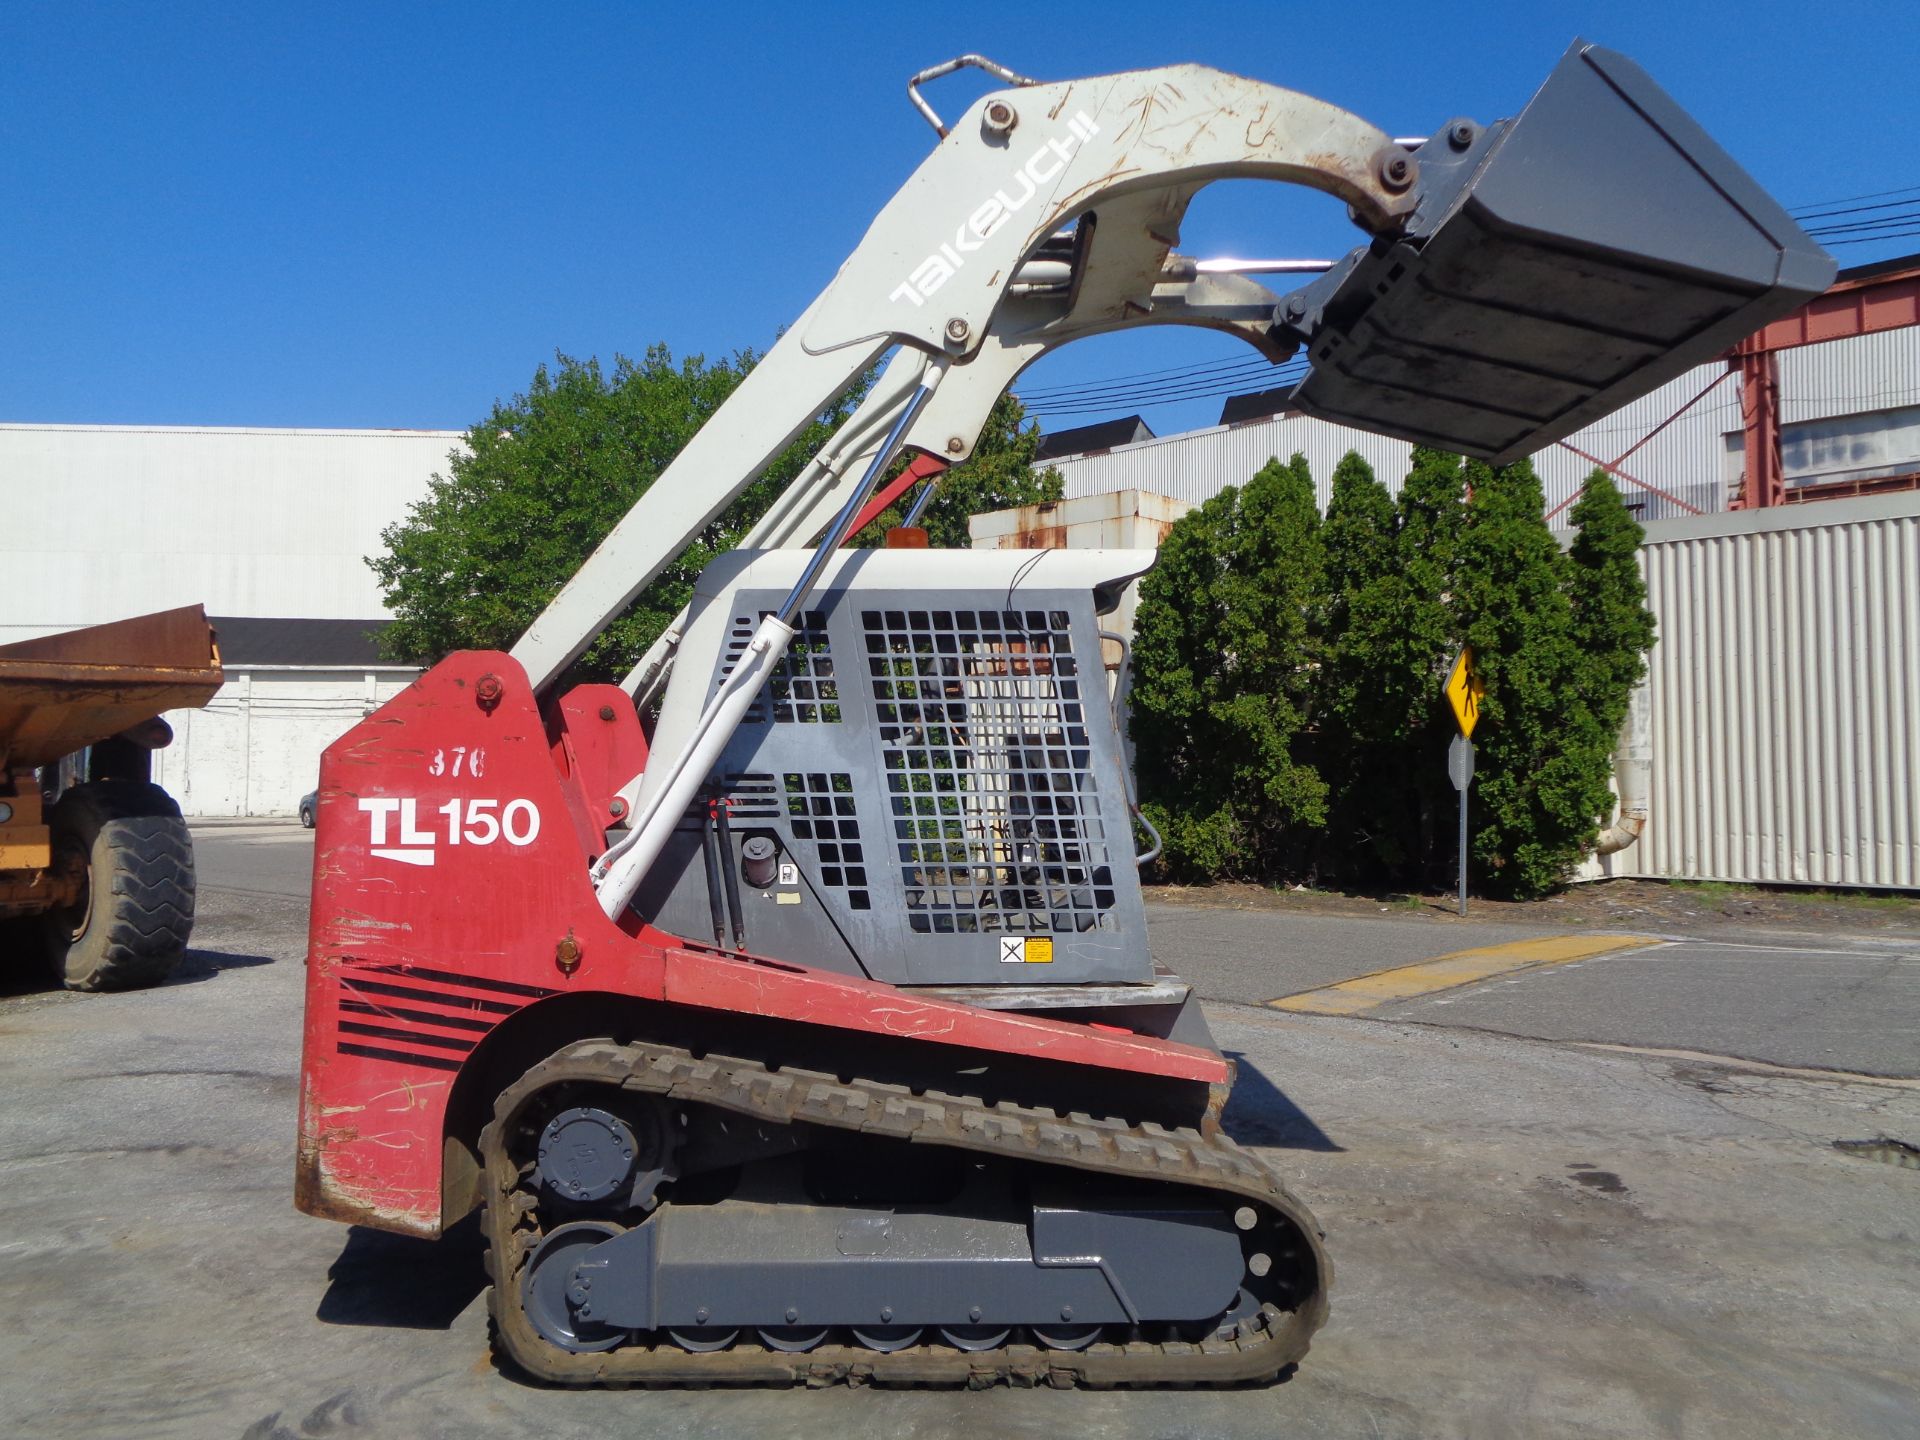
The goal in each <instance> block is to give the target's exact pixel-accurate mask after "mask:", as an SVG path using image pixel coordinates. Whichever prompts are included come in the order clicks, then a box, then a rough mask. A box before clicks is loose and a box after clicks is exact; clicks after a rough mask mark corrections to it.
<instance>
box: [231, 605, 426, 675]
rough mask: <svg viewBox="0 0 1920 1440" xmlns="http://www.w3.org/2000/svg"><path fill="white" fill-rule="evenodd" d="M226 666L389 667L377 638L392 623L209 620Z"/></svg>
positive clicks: (242, 618)
mask: <svg viewBox="0 0 1920 1440" xmlns="http://www.w3.org/2000/svg"><path fill="white" fill-rule="evenodd" d="M209 618H210V619H211V620H212V621H213V628H214V631H215V633H216V634H218V636H219V637H220V661H221V663H222V664H224V665H312V666H315V667H316V668H327V669H340V668H347V667H353V666H360V665H387V664H390V663H391V662H389V661H387V660H384V659H383V658H382V657H381V655H380V647H379V645H378V644H377V643H376V641H375V637H376V636H377V635H378V634H379V633H380V632H381V631H382V630H384V629H386V628H387V626H389V625H391V624H392V623H393V622H392V621H391V620H295V619H290V618H285V617H280V616H261V615H215V616H211V617H209Z"/></svg>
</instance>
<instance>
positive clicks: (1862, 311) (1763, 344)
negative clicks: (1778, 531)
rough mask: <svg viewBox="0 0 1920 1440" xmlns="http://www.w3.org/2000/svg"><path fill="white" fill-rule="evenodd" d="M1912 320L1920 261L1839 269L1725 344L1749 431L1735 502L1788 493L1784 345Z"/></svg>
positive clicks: (1746, 504) (1769, 500) (1919, 306)
mask: <svg viewBox="0 0 1920 1440" xmlns="http://www.w3.org/2000/svg"><path fill="white" fill-rule="evenodd" d="M1909 325H1920V266H1909V267H1908V268H1906V269H1904V270H1892V271H1888V272H1886V273H1884V274H1879V275H1856V276H1852V277H1842V278H1841V279H1839V280H1836V281H1835V282H1834V283H1833V285H1832V286H1830V287H1829V288H1828V290H1827V292H1826V294H1824V295H1820V296H1817V297H1816V298H1814V299H1812V300H1809V301H1808V302H1807V303H1806V304H1804V305H1802V306H1801V307H1800V308H1799V309H1798V310H1796V311H1794V312H1793V313H1792V314H1791V315H1786V316H1782V317H1781V318H1780V319H1778V320H1775V321H1774V322H1773V323H1772V324H1771V325H1767V326H1764V327H1762V328H1761V329H1759V330H1756V331H1755V332H1754V333H1753V334H1751V335H1749V336H1748V337H1747V338H1746V339H1744V340H1742V341H1741V342H1740V343H1739V344H1738V345H1736V346H1734V347H1733V349H1731V350H1730V351H1728V352H1727V360H1728V363H1729V367H1730V370H1729V373H1734V372H1737V373H1738V374H1739V376H1740V419H1741V428H1742V429H1743V430H1744V431H1745V432H1746V433H1745V441H1744V444H1745V450H1744V470H1743V473H1742V475H1741V477H1740V494H1739V495H1738V496H1737V497H1736V498H1735V500H1734V502H1733V508H1734V509H1736V510H1753V509H1758V508H1761V507H1764V506H1768V505H1784V504H1785V503H1786V501H1787V480H1786V466H1785V464H1784V463H1783V462H1782V460H1781V458H1780V362H1779V353H1780V351H1782V350H1795V349H1798V348H1799V347H1801V346H1803V345H1819V344H1823V343H1824V342H1826V341H1828V340H1850V339H1852V338H1853V337H1855V336H1856V335H1872V334H1874V333H1876V332H1878V331H1882V330H1898V329H1901V328H1902V327H1904V326H1909Z"/></svg>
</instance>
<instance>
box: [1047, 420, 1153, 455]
mask: <svg viewBox="0 0 1920 1440" xmlns="http://www.w3.org/2000/svg"><path fill="white" fill-rule="evenodd" d="M1154 438H1155V436H1154V433H1153V431H1152V429H1151V428H1150V427H1149V426H1148V425H1147V422H1146V421H1144V420H1142V419H1141V418H1140V417H1139V416H1138V415H1124V416H1122V417H1121V418H1120V419H1118V420H1100V421H1097V422H1095V423H1094V424H1092V425H1076V426H1075V427H1074V428H1073V429H1071V430H1055V431H1053V432H1052V433H1051V434H1047V435H1042V436H1041V437H1040V448H1039V449H1038V450H1036V451H1034V452H1033V458H1034V459H1035V460H1057V459H1058V458H1059V457H1060V456H1062V455H1085V454H1088V453H1089V452H1091V451H1095V450H1111V449H1112V448H1113V447H1114V446H1116V445H1131V444H1133V442H1134V441H1136V440H1152V439H1154Z"/></svg>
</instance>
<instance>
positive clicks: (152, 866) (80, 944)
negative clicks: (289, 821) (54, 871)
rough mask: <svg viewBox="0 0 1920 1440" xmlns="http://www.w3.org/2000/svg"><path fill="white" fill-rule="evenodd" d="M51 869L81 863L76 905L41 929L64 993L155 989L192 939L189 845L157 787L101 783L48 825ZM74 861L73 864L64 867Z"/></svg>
mask: <svg viewBox="0 0 1920 1440" xmlns="http://www.w3.org/2000/svg"><path fill="white" fill-rule="evenodd" d="M48 825H49V826H50V828H51V829H52V831H53V848H54V857H55V859H54V863H55V865H56V866H58V865H60V864H61V863H62V861H63V859H65V860H66V863H69V864H71V863H75V862H79V863H84V865H85V867H86V879H87V883H86V887H85V890H84V892H83V894H82V896H81V898H80V900H79V902H78V903H76V904H75V905H73V906H70V907H68V908H67V909H64V910H56V911H52V912H50V913H49V914H47V915H46V916H45V917H44V918H43V921H42V924H43V933H44V935H45V937H46V950H47V957H48V959H49V960H50V961H51V962H52V964H53V969H54V974H55V975H57V976H58V977H59V978H60V980H61V982H62V983H63V984H64V985H65V986H66V987H67V988H68V989H69V990H132V989H137V988H139V987H140V986H143V985H157V984H159V983H160V982H161V981H162V980H164V979H166V978H167V976H168V975H169V974H171V973H172V971H173V967H174V966H175V965H177V964H178V963H179V961H180V957H181V956H182V955H183V954H185V953H186V949H187V937H188V936H189V935H191V934H192V933H193V897H194V883H193V841H192V839H191V837H189V836H188V834H187V826H186V822H185V821H183V820H182V819H181V818H180V807H179V806H178V805H176V804H175V803H174V801H173V797H172V796H171V795H169V794H167V792H166V791H164V790H162V789H161V788H160V787H159V786H158V785H144V784H140V783H139V782H136V781H102V782H97V783H94V784H90V785H82V786H79V787H78V788H77V789H74V790H70V791H68V792H67V794H66V795H64V796H63V797H61V800H60V803H59V804H57V805H55V806H54V807H53V810H52V812H51V814H50V815H49V816H48ZM67 857H71V858H67Z"/></svg>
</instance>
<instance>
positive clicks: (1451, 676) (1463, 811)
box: [1446, 645, 1487, 915]
mask: <svg viewBox="0 0 1920 1440" xmlns="http://www.w3.org/2000/svg"><path fill="white" fill-rule="evenodd" d="M1486 693H1487V687H1486V686H1485V685H1483V684H1482V683H1481V681H1480V672H1479V671H1478V670H1477V669H1475V668H1474V664H1473V647H1472V646H1470V645H1468V646H1462V647H1461V650H1460V655H1459V658H1458V659H1456V660H1455V661H1454V662H1453V669H1452V670H1450V671H1449V672H1448V673H1447V685H1446V697H1447V705H1448V707H1449V708H1450V709H1451V710H1452V711H1453V720H1454V723H1455V724H1456V725H1458V726H1459V727H1460V733H1459V734H1458V735H1456V736H1454V737H1453V743H1452V744H1451V745H1449V746H1448V747H1447V778H1448V779H1449V780H1451V781H1453V788H1454V789H1455V790H1458V791H1459V792H1460V913H1461V914H1462V915H1465V914H1466V913H1467V790H1468V789H1469V787H1471V786H1472V784H1473V727H1474V726H1475V725H1478V724H1479V723H1480V697H1481V696H1483V695H1485V694H1486Z"/></svg>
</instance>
